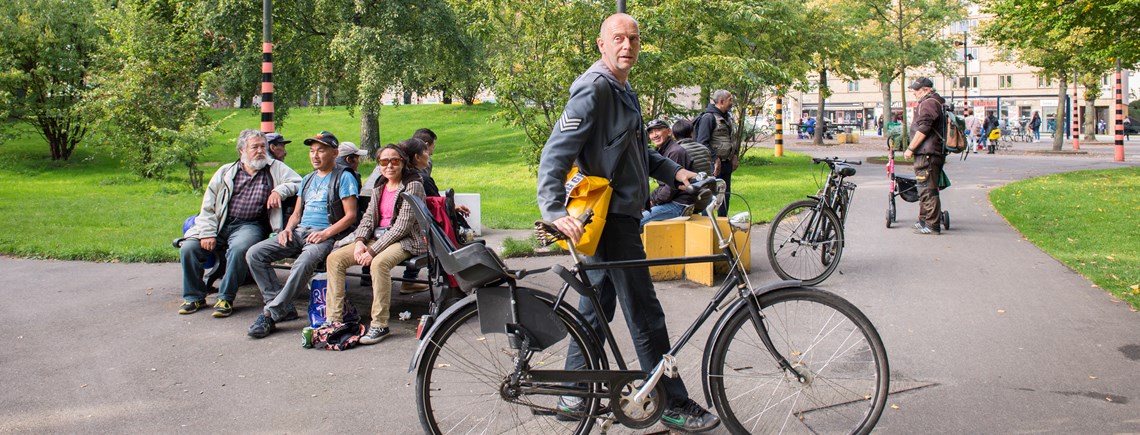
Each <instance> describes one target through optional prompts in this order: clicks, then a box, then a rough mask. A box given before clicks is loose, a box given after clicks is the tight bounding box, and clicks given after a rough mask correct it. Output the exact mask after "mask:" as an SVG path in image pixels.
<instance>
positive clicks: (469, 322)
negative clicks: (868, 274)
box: [405, 178, 889, 435]
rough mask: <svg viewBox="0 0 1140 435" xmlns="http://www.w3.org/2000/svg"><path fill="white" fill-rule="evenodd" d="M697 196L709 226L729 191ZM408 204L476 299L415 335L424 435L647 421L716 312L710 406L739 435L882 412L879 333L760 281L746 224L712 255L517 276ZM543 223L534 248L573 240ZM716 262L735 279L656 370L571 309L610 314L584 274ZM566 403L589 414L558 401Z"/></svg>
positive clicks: (865, 425)
mask: <svg viewBox="0 0 1140 435" xmlns="http://www.w3.org/2000/svg"><path fill="white" fill-rule="evenodd" d="M692 189H693V191H694V192H695V193H696V194H697V198H698V203H697V207H700V208H702V209H704V210H705V211H706V212H708V216H710V217H709V219H715V218H713V217H712V216H715V210H716V209H717V206H718V204H719V203H720V201H722V200H723V195H724V183H723V182H722V181H720V180H716V179H712V178H710V179H706V180H702V181H698V182H694V183H693V186H692ZM405 200H408V201H411V203H412V204H413V206H415V209H416V210H417V214H418V215H419V216H417V217H418V218H419V219H420V224H421V228H424V229H425V235H426V236H427V237H428V240H429V245H430V247H429V249H430V251H431V252H430V255H432V256H433V257H435V258H436V259H438V262H437V263H436V264H438V265H439V266H440V267H441V268H442V271H443V272H444V273H447V274H451V275H453V276H454V277H455V278H456V280H457V281H458V282H459V284H460V286H461V287H462V288H463V289H464V290H467V291H469V292H472V293H473V294H471V295H470V296H467V297H466V298H464V299H462V300H459V301H457V302H454V303H452V304H451V305H450V306H449V307H448V308H447V309H446V310H445V311H444V312H442V313H440V314H439V315H438V317H435V318H429V319H426V320H425V322H424V323H423V325H422V326H423V328H421V330H420V331H419V339H420V340H421V341H420V345H419V348H418V350H417V352H416V353H415V355H414V357H413V360H412V363H411V366H410V367H409V371H413V370H414V371H415V373H416V386H415V388H416V399H417V406H418V410H419V416H420V422H421V424H422V426H423V429H424V431H425V432H427V433H431V434H443V433H495V434H501V433H518V434H542V435H553V434H563V433H576V434H585V433H589V432H590V430H591V429H592V428H593V426H594V425H595V424H600V425H601V426H602V432H603V433H604V432H605V431H606V429H608V428H609V427H610V426H611V425H613V424H614V423H618V424H622V425H625V426H627V427H631V428H645V427H649V426H652V425H654V424H656V423H657V422H658V420H659V418H660V416H661V414H662V413H663V411H664V408H665V405H666V404H667V403H668V398H667V397H666V394H667V393H666V392H665V390H664V388H663V387H662V386H661V385H660V384H659V380H660V379H661V377H662V376H677V367H678V366H677V362H676V357H677V355H678V354H679V353H680V351H681V350H682V349H683V348H684V347H685V346H686V344H688V343H689V341H690V340H691V339H692V338H693V336H694V334H696V332H697V330H698V329H699V328H700V327H701V326H702V325H703V324H704V323H705V322H706V321H707V320H709V319H711V318H712V316H713V313H714V312H716V311H720V312H721V314H720V316H719V318H718V319H717V320H716V324H715V326H714V327H713V328H712V331H711V333H710V336H709V338H708V341H707V342H706V344H705V348H704V352H703V354H702V357H701V360H700V361H701V363H700V378H699V379H700V382H701V384H702V386H703V389H704V393H705V400H706V402H707V403H711V404H712V406H714V407H715V409H716V412H717V414H718V415H719V416H720V418H721V420H722V421H723V422H724V424H725V425H726V426H727V428H728V430H729V431H731V432H732V433H867V432H869V431H870V430H871V429H872V428H873V427H874V426H875V424H876V422H877V421H878V419H879V416H880V415H881V413H882V412H883V408H884V406H885V404H886V400H887V391H888V385H889V369H888V363H887V353H886V349H885V348H884V347H883V342H882V340H881V339H880V337H879V334H878V332H877V331H876V330H875V328H874V326H873V325H872V324H871V322H870V321H869V320H868V319H867V317H866V316H864V315H863V313H862V312H860V311H859V309H858V308H856V307H855V306H854V305H852V304H851V303H850V302H848V301H846V300H844V299H843V298H841V297H839V296H837V295H835V294H833V293H829V292H826V291H823V290H818V289H814V288H811V287H804V286H803V285H802V283H800V282H798V281H782V282H775V283H771V284H768V285H765V286H762V287H756V286H754V285H753V284H752V282H751V281H749V278H748V275H747V271H746V270H745V269H744V267H743V266H742V264H741V263H740V256H739V253H738V252H736V248H735V246H736V245H735V244H734V243H732V239H733V237H735V236H734V233H735V232H737V231H747V227H745V228H743V229H738V228H734V227H732V226H730V228H732V229H730V230H729V231H727V234H725V233H724V232H722V231H721V230H720V227H719V226H718V225H716V224H715V221H714V224H713V225H712V228H713V229H714V232H715V233H716V237H717V240H718V241H719V242H720V243H719V246H721V247H722V251H723V252H722V253H720V254H717V255H707V256H698V257H678V258H665V259H652V260H638V261H613V262H604V263H585V262H583V261H582V257H581V256H580V255H579V253H578V252H577V251H576V249H575V248H574V246H573V245H572V244H571V245H570V255H571V256H572V258H573V260H574V265H573V266H572V267H570V268H565V267H563V266H561V265H555V266H553V267H551V268H547V269H542V270H536V271H525V270H511V269H508V268H507V267H506V266H505V265H504V264H503V262H502V261H501V260H500V259H499V258H498V257H497V256H496V255H495V254H494V252H493V251H491V250H489V249H487V248H486V247H484V246H482V245H478V244H475V245H467V246H465V247H463V248H461V249H455V247H454V246H453V245H451V244H450V242H448V240H447V239H446V238H444V237H442V232H441V231H439V230H438V228H436V226H434V225H433V224H432V222H431V221H430V219H429V215H427V213H426V212H427V210H426V209H425V208H423V207H422V202H421V201H419V200H417V199H415V198H414V197H410V196H405ZM536 227H537V228H536V232H537V233H538V235H539V238H540V240H544V241H546V242H551V241H553V240H556V239H565V236H563V235H562V234H561V233H559V232H558V231H557V230H556V229H554V228H553V227H552V226H550V225H549V223H542V222H540V223H537V224H536ZM712 261H726V262H728V264H729V266H730V267H729V272H728V276H727V277H726V278H725V279H724V282H723V283H722V284H721V285H720V287H719V289H718V290H717V291H716V293H715V295H714V296H713V297H712V298H711V300H710V301H709V302H708V304H707V305H706V306H705V307H704V310H703V311H702V312H701V313H700V315H698V316H697V318H696V320H694V321H693V323H692V324H691V325H690V326H689V327H688V329H686V330H685V331H684V333H683V334H682V335H681V336H680V337H679V338H677V339H676V340H675V341H674V344H673V347H672V348H671V349H670V350H669V352H668V353H667V354H666V355H664V356H663V358H662V360H661V363H660V364H658V365H657V366H656V367H653V368H648V369H650V370H649V371H642V370H631V369H630V368H628V367H626V363H625V361H626V359H625V358H624V357H623V355H622V353H621V351H620V350H619V348H618V346H617V343H616V340H615V339H614V335H613V333H612V331H611V330H610V328H609V326H608V325H607V324H603V325H602V327H601V328H600V334H599V333H597V332H595V330H594V329H593V328H591V327H589V326H588V323H587V322H586V319H585V318H584V317H583V316H582V314H581V313H580V312H578V310H576V309H575V308H574V306H573V305H571V303H570V302H574V301H568V300H567V298H571V297H577V298H586V299H587V300H589V301H590V302H591V303H592V304H594V307H595V309H597V310H598V312H602V311H601V308H600V300H599V298H598V290H597V288H596V287H595V284H593V283H591V282H590V281H589V279H588V278H587V275H586V271H587V270H591V269H607V268H621V267H644V266H657V265H666V264H683V263H699V262H712ZM540 272H550V273H555V274H557V275H558V276H559V277H560V278H561V279H562V280H563V281H564V284H563V285H562V286H561V288H560V289H559V291H558V292H557V293H555V294H550V293H547V292H544V291H541V290H537V289H533V288H529V287H524V286H521V285H519V280H520V279H522V278H523V277H525V276H527V275H530V274H533V273H540ZM571 343H573V344H576V345H577V347H578V348H579V349H581V351H582V353H583V355H584V356H585V360H586V368H584V369H582V370H565V362H566V355H567V349H568V347H569V345H570V344H571ZM607 345H608V346H607ZM606 347H608V348H609V353H607V352H606ZM690 376H692V375H690ZM567 397H569V398H576V399H580V400H581V401H582V403H584V404H585V406H584V407H582V408H577V409H567V408H565V407H560V406H558V403H559V400H560V399H562V398H567ZM707 403H706V404H707Z"/></svg>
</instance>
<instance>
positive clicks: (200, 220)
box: [187, 163, 233, 239]
mask: <svg viewBox="0 0 1140 435" xmlns="http://www.w3.org/2000/svg"><path fill="white" fill-rule="evenodd" d="M230 165H233V163H230V164H229V165H222V167H220V168H218V170H217V171H214V175H213V176H212V177H210V183H209V184H207V185H206V194H205V195H203V196H202V208H201V209H200V210H199V211H198V217H197V218H195V219H194V230H192V231H190V232H188V233H187V236H190V237H195V238H199V239H201V238H210V237H217V236H218V230H219V227H221V225H219V224H218V220H219V218H218V213H219V212H220V210H218V209H217V207H218V194H219V193H220V192H221V190H222V188H223V186H222V183H223V182H224V181H223V178H224V177H225V173H226V172H229V171H228V170H229V169H230ZM222 206H223V207H225V206H226V205H222Z"/></svg>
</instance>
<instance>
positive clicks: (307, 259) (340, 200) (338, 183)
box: [246, 131, 360, 338]
mask: <svg viewBox="0 0 1140 435" xmlns="http://www.w3.org/2000/svg"><path fill="white" fill-rule="evenodd" d="M305 145H308V146H309V160H310V161H311V162H312V163H313V169H314V171H313V172H311V173H310V174H309V175H306V176H305V177H304V178H303V179H301V192H300V194H299V195H298V196H299V197H300V200H299V201H298V202H299V204H297V207H296V208H294V209H293V214H292V215H291V216H290V217H289V223H287V224H285V228H284V229H282V230H281V232H280V233H277V237H276V238H274V239H269V240H265V241H262V242H261V243H258V244H257V245H254V246H253V247H252V248H250V250H249V252H248V253H246V260H248V262H249V267H250V270H251V271H252V272H253V279H254V280H255V281H257V287H258V288H260V289H261V296H262V298H263V299H264V300H265V308H264V309H263V312H262V314H261V315H260V316H258V317H257V320H256V321H254V322H253V325H251V326H250V327H249V336H250V337H253V338H262V337H265V336H267V335H269V334H270V333H271V332H273V330H274V329H276V324H277V322H280V321H284V320H292V319H296V318H298V317H299V315H298V314H297V312H296V311H293V309H292V308H291V307H292V304H291V302H292V301H293V299H295V298H296V297H297V296H298V294H299V293H300V292H301V291H302V290H303V289H304V288H305V286H306V285H307V284H308V283H309V279H310V278H312V276H313V271H314V270H315V269H316V268H317V266H318V265H319V264H321V263H323V262H324V261H325V257H328V255H329V252H331V251H332V247H333V242H335V241H336V240H338V239H340V238H341V237H343V236H344V235H345V234H347V233H348V232H349V231H351V230H352V226H353V225H354V224H355V223H356V195H357V194H359V193H360V190H359V189H360V187H359V186H358V185H357V184H356V180H355V179H354V178H353V177H352V174H351V173H349V172H348V171H346V170H345V168H344V167H342V166H337V165H336V157H337V152H338V147H339V146H340V142H338V141H337V139H336V136H333V134H332V133H329V132H327V131H322V132H320V133H319V134H317V135H316V136H315V137H312V138H309V139H305ZM290 257H296V260H294V261H293V267H292V269H291V270H290V271H289V278H288V279H287V280H286V281H285V284H284V285H281V284H279V283H278V282H277V272H276V271H275V270H274V269H273V266H272V263H273V262H275V261H278V260H282V259H285V258H290Z"/></svg>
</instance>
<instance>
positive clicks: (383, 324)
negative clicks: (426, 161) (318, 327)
mask: <svg viewBox="0 0 1140 435" xmlns="http://www.w3.org/2000/svg"><path fill="white" fill-rule="evenodd" d="M409 140H415V139H409ZM404 142H407V141H402V142H401V143H400V145H386V146H384V148H381V149H380V152H379V153H378V154H377V159H376V162H377V165H379V167H380V168H381V176H380V178H379V179H378V180H377V182H376V188H375V189H374V190H373V192H372V201H371V204H369V206H368V210H367V211H365V212H364V218H363V219H361V221H360V226H359V227H357V229H356V233H355V236H356V242H355V243H353V244H350V245H347V246H344V247H341V248H340V249H337V250H336V251H333V253H332V254H329V257H328V262H327V264H328V279H329V288H328V298H327V300H326V303H327V305H326V307H327V309H328V313H327V314H328V317H327V319H328V321H327V322H328V323H329V324H332V323H337V322H341V321H342V320H343V319H342V316H343V315H344V299H345V274H346V273H347V271H348V268H349V267H352V266H354V265H361V266H364V267H367V268H368V269H369V271H370V272H371V275H372V322H371V324H370V325H369V328H368V332H366V333H365V334H364V336H363V337H361V338H360V344H375V343H379V342H380V341H381V340H383V339H384V338H387V336H388V333H389V329H388V317H389V313H388V307H389V306H390V305H391V298H392V280H391V277H392V268H394V267H396V266H397V265H399V264H400V263H401V262H403V261H404V260H407V259H409V258H411V257H412V256H414V255H419V254H423V253H425V252H427V243H426V241H425V240H424V238H423V236H421V233H420V229H419V223H418V222H416V219H415V216H414V215H413V214H412V213H413V212H412V206H411V204H408V203H407V202H405V201H404V200H403V199H402V198H400V193H403V192H408V193H409V194H411V195H413V196H416V197H418V198H421V199H423V198H424V187H423V184H422V183H421V182H420V177H419V174H418V173H417V171H416V168H415V166H414V165H411V164H409V162H410V159H409V158H408V155H407V154H405V153H404V151H403V150H402V146H406V144H405V143H404Z"/></svg>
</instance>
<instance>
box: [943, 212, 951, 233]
mask: <svg viewBox="0 0 1140 435" xmlns="http://www.w3.org/2000/svg"><path fill="white" fill-rule="evenodd" d="M942 226H943V227H945V228H946V229H950V212H948V211H946V210H942Z"/></svg>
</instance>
